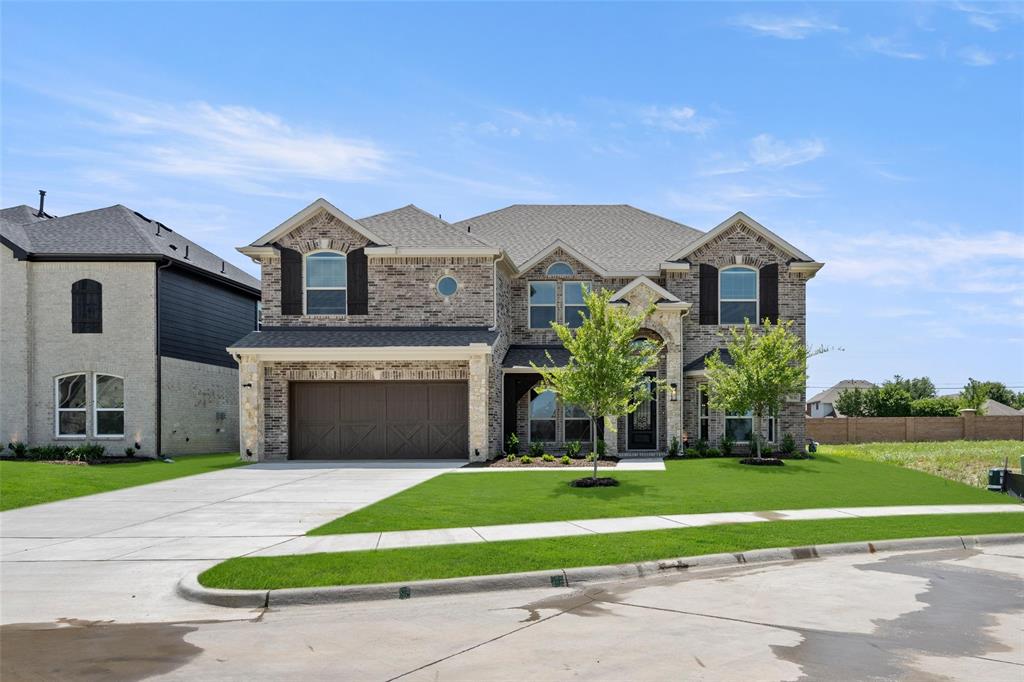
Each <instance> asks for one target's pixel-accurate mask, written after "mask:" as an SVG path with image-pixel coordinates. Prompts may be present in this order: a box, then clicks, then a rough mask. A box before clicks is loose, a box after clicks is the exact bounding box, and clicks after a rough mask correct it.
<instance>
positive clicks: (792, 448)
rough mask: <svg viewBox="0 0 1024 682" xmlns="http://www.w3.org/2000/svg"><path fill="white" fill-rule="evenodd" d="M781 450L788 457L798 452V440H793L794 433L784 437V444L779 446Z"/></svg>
mask: <svg viewBox="0 0 1024 682" xmlns="http://www.w3.org/2000/svg"><path fill="white" fill-rule="evenodd" d="M779 450H780V451H781V452H782V453H784V454H787V455H792V454H793V453H794V452H796V439H795V438H793V434H792V433H786V434H783V436H782V443H781V444H780V445H779Z"/></svg>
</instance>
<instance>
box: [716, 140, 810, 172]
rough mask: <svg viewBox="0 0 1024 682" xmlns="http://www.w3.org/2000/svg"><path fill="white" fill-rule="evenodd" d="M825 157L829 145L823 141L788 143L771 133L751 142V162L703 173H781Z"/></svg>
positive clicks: (719, 166) (728, 164)
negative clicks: (781, 169) (756, 171)
mask: <svg viewBox="0 0 1024 682" xmlns="http://www.w3.org/2000/svg"><path fill="white" fill-rule="evenodd" d="M824 153H825V142H824V141H823V140H821V139H819V138H808V139H805V140H793V141H791V142H787V141H785V140H780V139H778V138H776V137H774V136H773V135H769V134H768V133H761V134H760V135H757V136H756V137H754V138H753V139H751V140H750V144H749V147H748V157H749V158H748V159H746V160H741V161H718V162H716V163H714V164H713V165H711V166H710V167H709V168H706V169H704V170H702V171H701V172H700V174H701V175H705V176H714V175H732V174H735V173H743V172H746V171H749V170H755V169H779V168H788V167H790V166H799V165H800V164H804V163H808V162H809V161H813V160H815V159H817V158H818V157H820V156H822V155H823V154H824Z"/></svg>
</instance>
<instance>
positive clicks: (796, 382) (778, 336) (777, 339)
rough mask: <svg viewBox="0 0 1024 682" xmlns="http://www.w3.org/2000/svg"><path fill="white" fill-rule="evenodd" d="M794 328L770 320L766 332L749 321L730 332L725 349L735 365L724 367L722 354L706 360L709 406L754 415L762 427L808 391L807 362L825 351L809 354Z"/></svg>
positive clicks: (767, 321)
mask: <svg viewBox="0 0 1024 682" xmlns="http://www.w3.org/2000/svg"><path fill="white" fill-rule="evenodd" d="M792 326H793V322H792V321H789V322H785V323H782V324H776V325H773V324H772V323H771V320H768V319H765V321H764V326H763V328H762V329H758V328H757V327H752V326H751V325H750V323H749V322H744V324H743V328H742V329H739V328H732V329H730V330H729V332H730V335H731V338H730V339H729V340H728V341H727V343H726V347H727V348H728V350H729V355H731V356H732V361H733V364H731V365H727V364H725V362H724V361H723V360H722V358H721V357H720V356H719V354H718V353H717V352H716V353H713V354H711V355H710V356H708V358H707V360H706V362H705V367H706V369H707V383H706V384H705V385H704V386H702V387H701V390H704V391H706V392H707V394H708V405H709V406H710V407H711V408H712V409H714V410H719V411H722V412H732V413H738V414H746V413H747V412H748V411H749V412H753V414H754V415H755V416H756V417H757V422H756V424H757V426H758V427H759V426H760V425H761V422H762V419H763V418H764V416H765V415H772V416H777V415H778V413H779V407H780V406H781V404H782V401H783V400H785V398H786V396H787V395H790V394H793V393H801V392H803V390H804V386H805V385H806V384H807V359H808V358H809V357H811V356H812V355H817V354H818V353H822V352H824V349H818V350H813V351H812V350H808V348H807V347H806V346H805V345H804V344H803V343H802V342H801V341H800V338H799V337H798V336H797V335H796V334H794V333H793V332H792V331H790V327H792ZM755 433H756V431H755ZM757 435H758V437H757V438H755V439H754V440H755V441H756V444H757V456H758V457H760V456H761V438H760V434H757Z"/></svg>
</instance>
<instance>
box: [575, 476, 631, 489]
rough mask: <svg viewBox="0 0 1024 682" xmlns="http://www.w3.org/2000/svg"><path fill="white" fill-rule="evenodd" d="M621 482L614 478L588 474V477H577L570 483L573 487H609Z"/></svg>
mask: <svg viewBox="0 0 1024 682" xmlns="http://www.w3.org/2000/svg"><path fill="white" fill-rule="evenodd" d="M618 484H619V482H618V481H617V480H616V479H614V478H609V477H603V478H602V477H599V478H594V477H593V476H588V477H587V478H577V479H576V480H575V481H570V482H569V485H571V486H572V487H573V488H607V487H612V486H617V485H618Z"/></svg>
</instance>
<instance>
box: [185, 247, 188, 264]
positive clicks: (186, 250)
mask: <svg viewBox="0 0 1024 682" xmlns="http://www.w3.org/2000/svg"><path fill="white" fill-rule="evenodd" d="M185 260H188V244H185Z"/></svg>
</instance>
